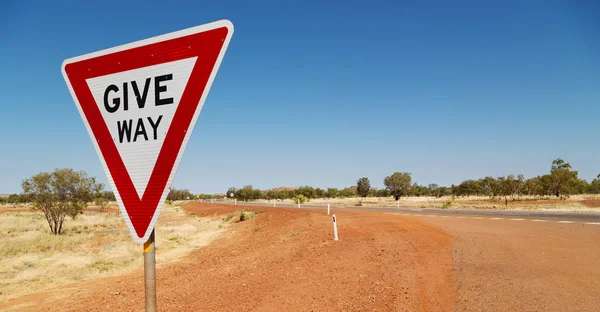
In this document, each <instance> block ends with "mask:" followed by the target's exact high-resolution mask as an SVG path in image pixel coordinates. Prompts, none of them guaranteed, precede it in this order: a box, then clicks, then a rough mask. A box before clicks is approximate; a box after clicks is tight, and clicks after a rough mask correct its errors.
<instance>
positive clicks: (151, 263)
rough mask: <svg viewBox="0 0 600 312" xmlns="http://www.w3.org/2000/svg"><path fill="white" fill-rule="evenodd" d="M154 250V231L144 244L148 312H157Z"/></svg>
mask: <svg viewBox="0 0 600 312" xmlns="http://www.w3.org/2000/svg"><path fill="white" fill-rule="evenodd" d="M155 250H156V249H155V248H154V230H152V234H150V237H149V238H148V241H146V242H145V243H144V281H145V285H144V288H145V292H146V311H147V312H156V258H155V255H156V253H155Z"/></svg>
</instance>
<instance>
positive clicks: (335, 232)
mask: <svg viewBox="0 0 600 312" xmlns="http://www.w3.org/2000/svg"><path fill="white" fill-rule="evenodd" d="M333 240H335V241H337V240H338V235H337V220H336V218H335V215H333Z"/></svg>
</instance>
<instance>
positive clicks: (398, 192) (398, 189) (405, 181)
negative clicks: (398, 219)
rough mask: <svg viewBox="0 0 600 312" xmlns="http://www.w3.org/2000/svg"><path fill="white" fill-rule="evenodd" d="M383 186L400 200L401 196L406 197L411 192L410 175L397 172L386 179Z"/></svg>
mask: <svg viewBox="0 0 600 312" xmlns="http://www.w3.org/2000/svg"><path fill="white" fill-rule="evenodd" d="M383 184H384V185H385V187H386V188H387V189H388V190H389V191H390V194H391V195H392V196H394V198H395V199H396V200H399V199H400V197H401V196H406V195H407V194H408V193H409V191H410V186H411V177H410V173H407V172H395V173H394V174H392V175H391V176H388V177H385V179H384V180H383Z"/></svg>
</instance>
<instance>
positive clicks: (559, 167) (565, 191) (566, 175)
mask: <svg viewBox="0 0 600 312" xmlns="http://www.w3.org/2000/svg"><path fill="white" fill-rule="evenodd" d="M550 178H551V183H552V184H551V190H552V194H554V195H556V197H560V198H561V199H563V198H565V197H568V196H569V194H570V192H571V189H572V186H573V184H574V183H577V179H578V178H577V171H573V170H571V165H570V164H569V163H568V162H565V161H564V160H562V159H561V158H557V159H555V160H554V161H553V162H552V167H551V169H550Z"/></svg>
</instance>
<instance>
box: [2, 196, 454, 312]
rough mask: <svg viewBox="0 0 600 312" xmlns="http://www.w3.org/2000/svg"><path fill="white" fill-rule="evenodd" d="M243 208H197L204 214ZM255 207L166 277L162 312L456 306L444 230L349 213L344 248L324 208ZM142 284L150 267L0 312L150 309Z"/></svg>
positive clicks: (343, 218)
mask: <svg viewBox="0 0 600 312" xmlns="http://www.w3.org/2000/svg"><path fill="white" fill-rule="evenodd" d="M240 208H241V207H240V206H235V207H234V206H219V205H201V204H194V205H191V206H188V210H189V211H190V212H193V213H194V214H195V215H203V214H204V215H223V214H227V213H229V212H232V211H233V210H235V209H240ZM246 209H248V210H255V211H256V210H262V211H263V213H261V214H259V215H258V216H257V217H255V218H253V219H250V220H248V221H244V222H240V223H236V224H233V225H232V226H231V229H230V233H229V235H225V236H224V237H222V238H221V239H218V240H216V241H215V242H213V244H211V245H210V246H208V247H205V248H202V249H198V250H196V251H194V252H193V253H192V254H191V255H190V256H189V257H187V258H185V260H184V261H182V262H180V263H178V264H176V265H172V266H169V267H164V268H159V269H158V270H157V276H158V281H157V287H158V302H159V308H160V310H162V311H248V310H252V311H311V310H312V311H355V310H363V311H373V310H375V311H450V310H453V309H454V307H453V305H454V301H455V300H454V291H453V288H452V285H453V273H452V256H451V255H452V250H451V248H452V242H453V239H452V237H451V236H450V235H448V234H447V233H445V232H444V231H443V230H440V229H439V228H438V227H435V226H429V225H426V224H425V223H423V222H421V221H418V220H410V219H407V218H389V216H386V215H383V214H381V213H371V212H360V211H352V212H343V213H339V214H338V226H339V233H340V241H338V242H334V241H333V229H332V222H331V219H330V217H328V216H327V215H326V214H324V213H323V212H322V211H317V212H314V211H308V210H291V209H273V208H257V207H247V208H246ZM159 222H160V221H159ZM157 235H160V233H157ZM158 248H160V246H158ZM157 252H160V249H158V250H157ZM142 281H143V274H142V271H141V270H140V271H138V272H134V273H132V274H130V275H126V276H119V277H113V278H105V279H98V280H93V281H88V282H82V283H80V284H77V285H70V286H68V287H62V288H58V289H56V290H54V291H52V292H49V293H44V294H35V295H31V296H26V297H23V298H19V299H17V300H13V301H11V302H9V303H8V304H5V305H3V304H0V310H3V309H7V308H8V307H13V308H15V307H16V308H17V309H18V310H20V311H22V310H25V311H27V310H31V311H40V310H41V311H46V310H48V311H49V310H52V311H106V310H118V311H141V310H143V307H144V300H143V283H142ZM111 292H113V293H114V292H118V293H119V294H118V295H111ZM29 304H34V305H32V306H29Z"/></svg>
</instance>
